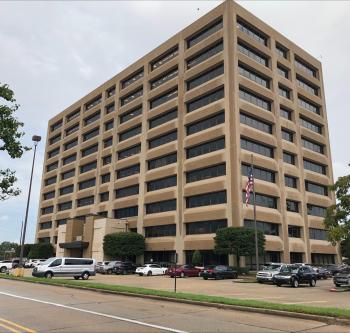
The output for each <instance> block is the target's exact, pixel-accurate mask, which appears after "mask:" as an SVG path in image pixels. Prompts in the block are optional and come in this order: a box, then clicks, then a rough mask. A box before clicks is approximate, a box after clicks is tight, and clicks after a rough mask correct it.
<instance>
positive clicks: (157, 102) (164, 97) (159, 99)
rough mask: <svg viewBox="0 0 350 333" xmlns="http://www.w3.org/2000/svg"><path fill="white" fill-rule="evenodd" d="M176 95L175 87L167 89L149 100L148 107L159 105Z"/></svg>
mask: <svg viewBox="0 0 350 333" xmlns="http://www.w3.org/2000/svg"><path fill="white" fill-rule="evenodd" d="M175 97H177V88H175V89H171V90H169V91H167V92H166V93H165V94H162V95H160V96H157V97H156V98H153V99H152V100H151V101H150V109H153V108H156V107H157V106H159V105H162V104H164V103H166V102H168V101H170V100H171V99H173V98H175Z"/></svg>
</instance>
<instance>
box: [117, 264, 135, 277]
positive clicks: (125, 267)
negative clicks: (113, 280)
mask: <svg viewBox="0 0 350 333" xmlns="http://www.w3.org/2000/svg"><path fill="white" fill-rule="evenodd" d="M135 270H136V265H134V264H133V263H132V262H131V261H116V262H115V265H114V267H113V272H114V273H115V274H123V275H126V274H134V273H135Z"/></svg>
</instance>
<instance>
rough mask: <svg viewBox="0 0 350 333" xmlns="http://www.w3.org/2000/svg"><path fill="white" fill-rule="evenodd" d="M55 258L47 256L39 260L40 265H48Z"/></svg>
mask: <svg viewBox="0 0 350 333" xmlns="http://www.w3.org/2000/svg"><path fill="white" fill-rule="evenodd" d="M55 259H56V258H49V259H47V260H45V261H43V262H41V261H40V265H50V264H51V263H52V262H53V261H54V260H55Z"/></svg>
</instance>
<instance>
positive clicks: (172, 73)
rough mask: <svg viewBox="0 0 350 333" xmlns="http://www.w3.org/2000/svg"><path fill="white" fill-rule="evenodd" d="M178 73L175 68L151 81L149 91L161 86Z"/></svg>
mask: <svg viewBox="0 0 350 333" xmlns="http://www.w3.org/2000/svg"><path fill="white" fill-rule="evenodd" d="M178 72H179V71H178V69H177V67H176V68H172V69H170V70H169V71H167V72H166V73H163V74H162V75H161V76H159V77H157V78H156V79H154V80H152V81H151V89H154V88H157V87H159V86H161V85H162V84H164V83H165V82H167V81H169V80H171V79H173V78H174V77H176V76H177V74H178Z"/></svg>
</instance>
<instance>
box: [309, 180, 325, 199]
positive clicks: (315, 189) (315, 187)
mask: <svg viewBox="0 0 350 333" xmlns="http://www.w3.org/2000/svg"><path fill="white" fill-rule="evenodd" d="M305 189H306V191H308V192H312V193H315V194H319V195H324V196H327V195H328V190H327V186H323V185H319V184H315V183H312V182H310V181H308V180H305Z"/></svg>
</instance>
